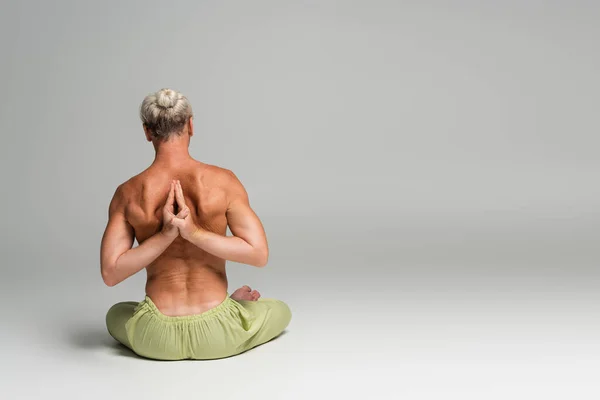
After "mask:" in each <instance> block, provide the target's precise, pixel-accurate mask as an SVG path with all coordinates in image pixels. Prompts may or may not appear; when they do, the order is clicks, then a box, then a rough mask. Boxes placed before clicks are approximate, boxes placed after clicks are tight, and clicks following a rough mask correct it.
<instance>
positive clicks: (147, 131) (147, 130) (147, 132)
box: [142, 124, 152, 142]
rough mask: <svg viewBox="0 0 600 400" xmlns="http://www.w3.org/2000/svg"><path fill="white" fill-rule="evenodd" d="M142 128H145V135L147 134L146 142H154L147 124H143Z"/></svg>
mask: <svg viewBox="0 0 600 400" xmlns="http://www.w3.org/2000/svg"><path fill="white" fill-rule="evenodd" d="M142 127H144V134H146V140H147V141H149V142H151V141H152V134H151V133H150V130H149V129H148V127H147V126H146V124H142Z"/></svg>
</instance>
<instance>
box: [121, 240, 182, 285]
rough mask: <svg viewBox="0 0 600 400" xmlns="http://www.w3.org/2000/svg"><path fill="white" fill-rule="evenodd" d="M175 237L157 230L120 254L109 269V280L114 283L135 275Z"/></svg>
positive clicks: (155, 257)
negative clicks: (137, 244)
mask: <svg viewBox="0 0 600 400" xmlns="http://www.w3.org/2000/svg"><path fill="white" fill-rule="evenodd" d="M175 238H176V237H168V236H166V235H164V234H163V233H162V232H158V233H156V234H154V235H153V236H151V237H149V238H148V239H146V240H144V242H143V243H142V244H140V245H139V246H137V247H134V248H132V249H129V250H127V251H126V252H125V253H123V254H121V256H119V258H117V261H116V262H115V265H114V266H113V268H112V269H111V270H110V271H109V275H110V281H111V282H113V284H114V285H116V284H117V283H120V282H122V281H124V280H125V279H127V278H129V277H130V276H132V275H135V274H136V273H138V272H139V271H141V270H142V269H144V268H146V267H147V266H148V265H150V264H151V263H152V262H153V261H154V260H156V259H157V258H158V256H160V255H161V254H162V253H163V252H164V251H165V250H166V249H167V247H169V245H170V244H171V243H173V241H174V240H175Z"/></svg>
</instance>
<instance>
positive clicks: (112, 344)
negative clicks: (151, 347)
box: [69, 328, 287, 362]
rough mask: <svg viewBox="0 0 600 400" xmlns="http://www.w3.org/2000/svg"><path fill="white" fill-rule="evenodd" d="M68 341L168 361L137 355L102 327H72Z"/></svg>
mask: <svg viewBox="0 0 600 400" xmlns="http://www.w3.org/2000/svg"><path fill="white" fill-rule="evenodd" d="M286 333H287V331H286V330H284V331H283V332H281V333H280V334H279V335H278V336H276V337H274V338H273V339H271V340H269V341H267V342H265V343H262V344H260V345H258V346H255V347H253V348H251V349H248V350H246V351H244V352H242V353H239V354H236V355H233V356H229V357H223V358H220V359H227V358H232V357H236V356H239V355H241V354H244V353H248V352H250V351H252V350H255V349H257V348H259V347H261V346H264V345H265V344H267V343H270V342H274V341H276V340H277V339H279V338H280V337H282V336H284V335H285V334H286ZM69 341H70V344H71V345H73V346H74V347H76V348H79V349H81V350H85V351H92V350H98V349H108V350H111V351H112V352H113V354H118V355H122V356H126V357H133V358H137V359H141V360H148V361H156V362H164V361H168V360H154V359H151V358H146V357H142V356H139V355H137V354H135V353H134V352H133V351H132V350H131V349H129V348H128V347H127V346H125V345H123V344H121V343H119V342H117V341H116V340H115V339H114V338H113V337H112V336H110V334H109V333H108V331H106V330H102V329H92V328H86V329H81V328H79V329H74V330H72V331H70V332H69ZM214 360H219V358H217V359H213V360H173V361H214Z"/></svg>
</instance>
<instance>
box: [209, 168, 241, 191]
mask: <svg viewBox="0 0 600 400" xmlns="http://www.w3.org/2000/svg"><path fill="white" fill-rule="evenodd" d="M202 168H203V170H202V172H203V173H202V175H203V177H204V178H205V179H207V180H210V181H211V182H212V183H214V184H215V186H219V187H221V188H223V189H227V188H229V187H232V186H236V185H237V184H239V179H238V177H237V175H236V174H235V173H234V172H233V171H232V170H231V169H229V168H225V167H220V166H218V165H213V164H206V163H205V164H204V165H203V166H202Z"/></svg>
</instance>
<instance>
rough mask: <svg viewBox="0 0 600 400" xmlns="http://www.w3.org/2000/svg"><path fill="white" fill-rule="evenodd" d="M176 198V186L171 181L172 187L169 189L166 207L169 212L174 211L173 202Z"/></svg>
mask: <svg viewBox="0 0 600 400" xmlns="http://www.w3.org/2000/svg"><path fill="white" fill-rule="evenodd" d="M174 198H175V184H174V183H173V181H171V187H170V188H169V195H168V196H167V202H166V203H165V207H166V208H167V209H168V210H172V209H173V205H174V203H173V200H174Z"/></svg>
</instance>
